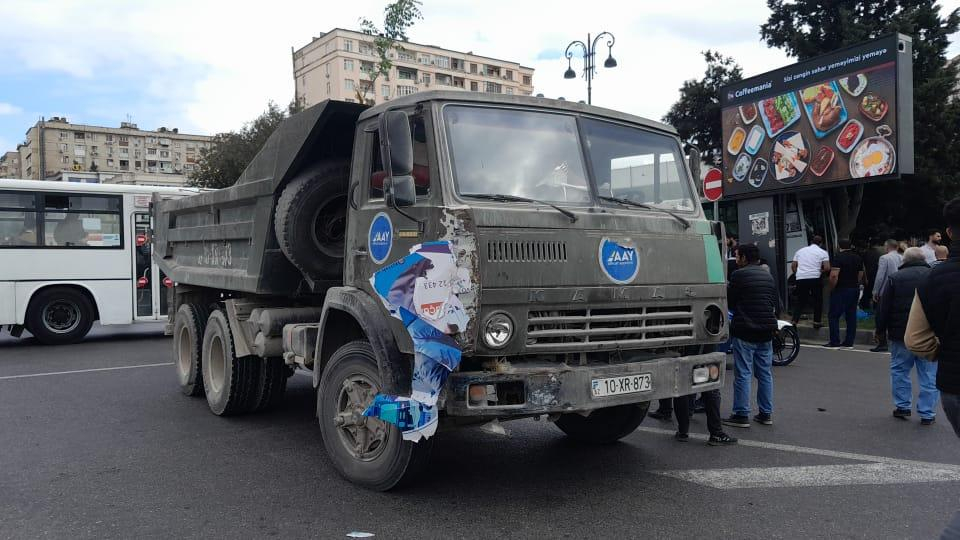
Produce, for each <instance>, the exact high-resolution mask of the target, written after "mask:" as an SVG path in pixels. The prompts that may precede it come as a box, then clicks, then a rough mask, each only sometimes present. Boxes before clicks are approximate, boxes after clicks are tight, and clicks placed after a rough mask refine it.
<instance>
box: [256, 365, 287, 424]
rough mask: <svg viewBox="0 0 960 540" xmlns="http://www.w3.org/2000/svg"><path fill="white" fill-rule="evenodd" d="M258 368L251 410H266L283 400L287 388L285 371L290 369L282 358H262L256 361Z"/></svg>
mask: <svg viewBox="0 0 960 540" xmlns="http://www.w3.org/2000/svg"><path fill="white" fill-rule="evenodd" d="M256 364H257V368H258V371H259V373H258V376H257V387H256V395H255V396H254V398H253V399H252V400H251V401H250V406H251V411H256V412H259V411H266V410H269V409H271V408H273V407H274V406H276V405H277V404H278V403H280V402H281V401H283V394H284V393H285V392H286V390H287V373H288V372H289V371H290V370H289V369H288V368H287V366H286V365H285V364H284V363H283V359H282V358H262V359H257V361H256Z"/></svg>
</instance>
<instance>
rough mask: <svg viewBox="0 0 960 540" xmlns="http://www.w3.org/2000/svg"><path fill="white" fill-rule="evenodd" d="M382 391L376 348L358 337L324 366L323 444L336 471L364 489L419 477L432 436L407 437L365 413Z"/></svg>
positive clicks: (321, 392)
mask: <svg viewBox="0 0 960 540" xmlns="http://www.w3.org/2000/svg"><path fill="white" fill-rule="evenodd" d="M379 391H380V374H379V373H378V371H377V361H376V358H375V357H374V354H373V348H372V347H370V344H369V343H367V342H366V341H353V342H350V343H347V344H346V345H344V346H342V347H340V348H339V349H337V351H336V352H335V353H334V354H333V356H332V357H331V358H330V361H329V362H327V365H326V366H325V367H324V368H323V375H322V377H321V379H320V388H319V391H318V392H317V417H318V419H319V421H320V431H321V433H322V434H323V446H324V447H325V448H326V449H327V455H328V456H330V460H331V461H332V462H333V465H334V467H335V468H336V469H337V472H339V473H340V475H341V476H343V477H344V478H346V479H347V480H349V481H351V482H353V483H355V484H359V485H361V486H363V487H366V488H369V489H373V490H377V491H387V490H389V489H392V488H394V487H397V486H399V485H402V484H404V483H408V482H410V481H412V480H413V479H414V478H416V477H417V475H418V473H419V472H420V471H421V470H422V469H423V467H424V465H425V464H426V462H427V460H428V459H429V456H430V449H431V447H432V446H433V438H430V439H426V440H424V439H421V440H420V441H419V442H410V441H405V440H403V437H402V435H401V434H400V430H399V429H397V427H396V426H395V425H393V424H390V423H387V422H384V421H383V420H380V419H379V418H371V417H367V416H363V411H364V410H366V408H367V407H368V406H369V405H370V403H371V402H372V401H373V397H374V396H375V395H376V394H377V392H379Z"/></svg>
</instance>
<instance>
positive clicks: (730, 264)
mask: <svg viewBox="0 0 960 540" xmlns="http://www.w3.org/2000/svg"><path fill="white" fill-rule="evenodd" d="M739 243H740V238H739V237H738V236H737V235H735V234H728V235H727V280H729V279H730V274H732V273H733V271H734V270H736V269H737V245H739Z"/></svg>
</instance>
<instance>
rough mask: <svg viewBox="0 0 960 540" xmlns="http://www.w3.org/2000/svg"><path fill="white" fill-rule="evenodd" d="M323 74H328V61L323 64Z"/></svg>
mask: <svg viewBox="0 0 960 540" xmlns="http://www.w3.org/2000/svg"><path fill="white" fill-rule="evenodd" d="M323 74H324V75H326V76H327V77H329V76H330V62H327V63H326V64H324V65H323Z"/></svg>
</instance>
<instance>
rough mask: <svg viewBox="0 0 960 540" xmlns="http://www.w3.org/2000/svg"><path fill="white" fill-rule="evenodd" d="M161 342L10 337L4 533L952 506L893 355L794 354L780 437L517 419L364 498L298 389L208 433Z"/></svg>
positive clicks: (314, 533) (1, 429)
mask: <svg viewBox="0 0 960 540" xmlns="http://www.w3.org/2000/svg"><path fill="white" fill-rule="evenodd" d="M159 330H160V327H159V326H146V327H130V328H126V329H122V330H119V331H113V330H110V331H105V330H98V331H96V332H95V333H94V334H93V335H92V336H91V337H90V338H89V339H88V340H87V341H85V342H84V343H81V344H78V345H73V346H67V347H41V346H38V345H36V344H34V343H33V342H32V340H29V339H28V340H23V341H15V340H11V339H10V338H9V337H8V336H4V337H0V538H17V539H20V538H37V537H44V538H48V537H49V538H65V537H70V538H103V537H112V538H118V537H123V538H133V537H163V538H170V537H200V536H203V537H210V538H227V537H234V538H237V537H239V538H261V537H284V538H305V537H312V538H344V537H346V535H347V534H348V533H350V532H351V531H363V532H370V533H374V534H376V538H503V537H506V538H596V537H600V538H623V537H648V538H691V537H703V538H718V537H728V538H932V537H936V536H937V535H938V534H939V532H940V531H941V530H942V529H943V527H944V525H945V523H946V522H947V521H948V520H949V518H950V516H951V515H952V513H953V512H954V511H955V510H957V508H958V506H960V505H958V500H960V451H958V450H960V440H958V439H957V438H956V437H955V436H954V435H953V433H952V431H951V430H950V429H949V426H948V425H947V422H946V420H945V419H941V420H939V421H938V423H937V424H935V425H934V426H931V427H922V426H920V423H919V421H918V419H917V418H916V417H914V418H913V420H912V421H909V422H905V421H899V420H896V419H893V418H892V417H891V416H890V413H891V411H892V409H893V405H892V404H891V402H890V396H889V379H888V374H887V363H888V357H887V356H886V355H879V354H873V353H869V352H863V351H826V350H822V349H818V348H806V347H805V348H804V349H803V350H802V351H801V353H800V358H799V359H798V360H797V362H796V363H795V364H794V365H792V366H789V367H785V368H778V369H776V370H775V374H774V376H775V385H776V386H775V404H776V411H775V413H774V416H775V421H776V423H775V425H773V426H770V427H767V426H758V425H755V426H753V427H752V428H750V429H745V430H744V429H734V428H730V429H729V430H728V431H729V432H730V433H732V434H733V435H735V436H737V437H740V438H741V439H742V441H741V442H742V443H743V444H741V445H739V446H737V447H726V448H714V447H708V446H706V445H705V444H704V442H703V441H702V440H694V441H691V442H689V443H686V444H682V443H678V442H675V441H674V440H673V439H672V437H671V436H670V431H669V429H670V427H671V426H670V425H669V424H667V423H662V422H657V421H655V420H652V419H647V421H646V422H645V423H644V425H643V426H641V428H640V430H638V431H637V432H636V433H634V434H632V435H630V436H629V437H627V438H626V439H625V440H624V441H623V442H621V443H619V444H615V445H612V446H607V447H599V448H596V447H595V448H587V447H581V446H576V445H573V444H571V443H569V442H568V441H566V440H565V439H564V437H563V436H562V434H561V433H560V432H559V430H557V429H556V428H555V427H554V426H552V425H550V424H549V423H547V422H534V421H532V420H523V421H517V422H512V423H506V424H505V427H506V428H507V429H508V430H509V431H510V436H509V437H504V436H499V435H494V434H491V433H488V432H484V431H481V430H479V429H476V428H473V429H468V430H461V431H454V432H447V433H441V434H439V435H438V440H437V445H436V446H435V449H434V455H433V460H432V463H431V468H430V471H429V474H428V476H427V477H426V478H424V479H423V481H422V482H420V483H419V484H418V485H416V486H414V487H412V488H408V489H406V490H404V491H400V492H393V493H372V492H369V491H365V490H363V489H360V488H357V487H354V486H353V485H351V484H349V483H348V482H346V481H344V480H342V479H340V478H339V477H338V476H337V474H336V473H335V472H334V471H333V469H332V467H331V465H330V462H329V460H328V459H327V457H326V456H325V455H324V451H323V447H322V443H321V440H320V432H319V428H318V427H317V426H316V425H315V422H314V418H313V409H314V394H313V391H312V389H311V386H310V379H309V378H308V377H305V376H300V375H296V376H294V377H293V378H292V379H291V381H290V383H291V384H290V389H289V391H288V394H287V397H286V400H285V402H284V404H283V406H282V407H281V408H280V409H279V410H276V411H272V412H269V413H265V414H259V415H252V416H246V417H239V418H229V419H225V418H218V417H216V416H214V415H212V414H210V413H209V411H208V409H207V405H206V402H205V401H204V400H203V399H191V398H187V397H184V396H182V395H181V394H180V393H179V392H178V390H177V388H176V385H175V382H174V373H173V367H172V366H170V365H166V364H167V363H169V361H170V356H169V349H170V343H169V340H168V339H167V338H164V337H163V336H162V335H160V334H159ZM128 366H135V367H130V368H128V369H127V367H128ZM121 367H122V368H125V369H106V370H103V369H102V368H121ZM79 370H98V371H80V372H77V371H79ZM70 371H73V372H74V373H62V372H70ZM731 374H732V372H730V371H728V372H727V376H728V379H727V389H726V391H725V393H724V406H723V412H724V414H728V413H729V406H730V399H729V389H730V385H731V384H730V383H732V377H731ZM34 375H39V376H34ZM692 431H693V432H700V433H703V432H704V431H705V426H704V420H703V417H702V416H701V415H698V416H697V418H696V420H695V421H694V423H693V426H692Z"/></svg>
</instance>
